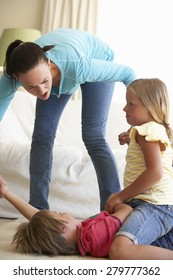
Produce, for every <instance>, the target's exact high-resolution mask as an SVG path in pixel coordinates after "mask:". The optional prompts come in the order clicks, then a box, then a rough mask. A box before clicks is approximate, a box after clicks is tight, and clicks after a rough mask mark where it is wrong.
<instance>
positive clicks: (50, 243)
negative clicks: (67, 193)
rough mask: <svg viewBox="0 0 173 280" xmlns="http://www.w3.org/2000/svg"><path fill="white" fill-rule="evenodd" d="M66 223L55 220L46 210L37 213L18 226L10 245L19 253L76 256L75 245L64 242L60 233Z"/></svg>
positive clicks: (76, 249)
mask: <svg viewBox="0 0 173 280" xmlns="http://www.w3.org/2000/svg"><path fill="white" fill-rule="evenodd" d="M64 226H65V227H67V225H66V223H65V222H64V221H61V220H56V219H54V218H53V217H52V215H51V212H50V211H48V210H41V211H38V212H37V213H36V214H35V215H34V216H33V217H32V219H31V220H30V221H29V222H27V223H22V224H21V225H19V227H18V230H17V232H16V233H15V235H14V237H13V241H12V244H15V247H16V249H17V250H19V251H20V252H21V253H36V254H39V255H41V254H46V255H74V254H78V253H79V251H78V247H77V244H76V243H72V242H69V241H68V240H66V239H65V238H64V237H63V235H62V233H63V228H64Z"/></svg>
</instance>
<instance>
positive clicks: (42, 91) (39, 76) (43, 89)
mask: <svg viewBox="0 0 173 280" xmlns="http://www.w3.org/2000/svg"><path fill="white" fill-rule="evenodd" d="M17 78H18V80H19V82H20V83H21V84H22V86H23V87H24V88H25V89H26V90H27V91H28V92H29V93H31V94H32V95H34V96H36V97H38V98H39V99H41V100H46V99H48V98H49V96H50V92H51V87H52V75H51V71H50V67H49V63H46V62H45V61H42V62H40V63H39V64H38V65H36V66H35V67H34V68H33V69H31V70H29V71H28V72H27V73H24V74H19V75H18V77H17Z"/></svg>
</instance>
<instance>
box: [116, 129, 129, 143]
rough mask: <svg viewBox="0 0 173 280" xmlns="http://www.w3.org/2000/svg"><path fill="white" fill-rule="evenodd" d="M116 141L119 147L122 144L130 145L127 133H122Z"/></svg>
mask: <svg viewBox="0 0 173 280" xmlns="http://www.w3.org/2000/svg"><path fill="white" fill-rule="evenodd" d="M118 140H119V143H120V145H124V144H129V143H130V138H129V132H128V131H127V132H122V133H121V134H120V135H119V136H118Z"/></svg>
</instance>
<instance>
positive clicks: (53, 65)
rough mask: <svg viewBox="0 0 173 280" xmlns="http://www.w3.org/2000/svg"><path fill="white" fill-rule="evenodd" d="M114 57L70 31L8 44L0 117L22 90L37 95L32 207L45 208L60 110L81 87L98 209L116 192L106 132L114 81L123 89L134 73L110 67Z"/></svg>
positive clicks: (92, 38)
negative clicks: (19, 88)
mask: <svg viewBox="0 0 173 280" xmlns="http://www.w3.org/2000/svg"><path fill="white" fill-rule="evenodd" d="M113 57H114V54H113V51H112V50H111V49H110V48H109V47H108V46H107V44H105V43H104V42H102V41H101V40H100V39H99V38H97V37H95V36H93V35H91V34H89V33H87V32H84V31H80V30H74V29H59V30H55V31H52V32H49V33H47V34H45V35H43V36H42V37H40V38H39V39H38V40H37V41H36V42H35V43H23V42H22V41H20V40H16V41H15V42H13V43H11V44H10V45H9V47H8V49H7V52H6V62H5V72H4V75H3V76H2V78H1V81H0V98H1V103H0V117H1V118H2V116H3V114H4V112H5V110H6V109H7V107H8V105H9V103H10V101H11V99H12V98H13V96H14V94H15V91H16V90H17V88H18V87H19V86H20V85H22V86H23V87H24V88H25V89H26V90H27V91H28V92H29V93H31V94H33V95H35V96H37V104H36V117H35V126H34V132H33V137H32V145H31V155H30V204H31V205H33V206H34V207H36V208H38V209H49V205H48V201H47V199H48V192H49V183H50V179H51V168H52V149H53V143H54V138H55V134H56V130H57V126H58V122H59V120H60V117H61V114H62V112H63V110H64V107H65V105H66V104H67V102H68V100H69V99H70V97H71V95H72V94H73V93H74V91H75V90H76V89H77V88H78V87H79V86H81V90H82V138H83V141H84V143H85V146H86V148H87V151H88V153H89V155H90V157H91V160H92V162H93V164H94V167H95V170H96V174H97V179H98V184H99V190H100V200H101V206H100V207H101V210H103V209H104V205H105V202H106V200H107V198H108V196H109V195H110V194H111V193H113V192H118V191H119V190H120V185H119V180H118V175H117V170H116V163H115V159H114V157H113V154H112V152H111V150H110V148H109V146H108V144H107V142H106V140H105V128H106V122H107V117H108V112H109V107H110V103H111V99H112V94H113V90H114V82H116V81H118V82H123V83H124V84H125V85H126V86H127V85H128V84H129V83H130V82H132V81H133V80H134V79H135V74H134V72H133V70H132V69H130V68H129V67H127V66H123V65H120V64H117V63H115V62H113Z"/></svg>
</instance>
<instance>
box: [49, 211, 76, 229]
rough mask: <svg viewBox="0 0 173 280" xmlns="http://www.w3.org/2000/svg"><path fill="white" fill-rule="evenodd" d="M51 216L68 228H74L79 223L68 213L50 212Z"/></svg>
mask: <svg viewBox="0 0 173 280" xmlns="http://www.w3.org/2000/svg"><path fill="white" fill-rule="evenodd" d="M52 216H53V218H54V219H56V220H61V221H63V222H66V224H67V227H68V228H72V229H73V228H76V225H78V224H79V221H78V220H77V219H75V218H74V217H73V216H72V215H71V214H69V213H62V212H56V211H52Z"/></svg>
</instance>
